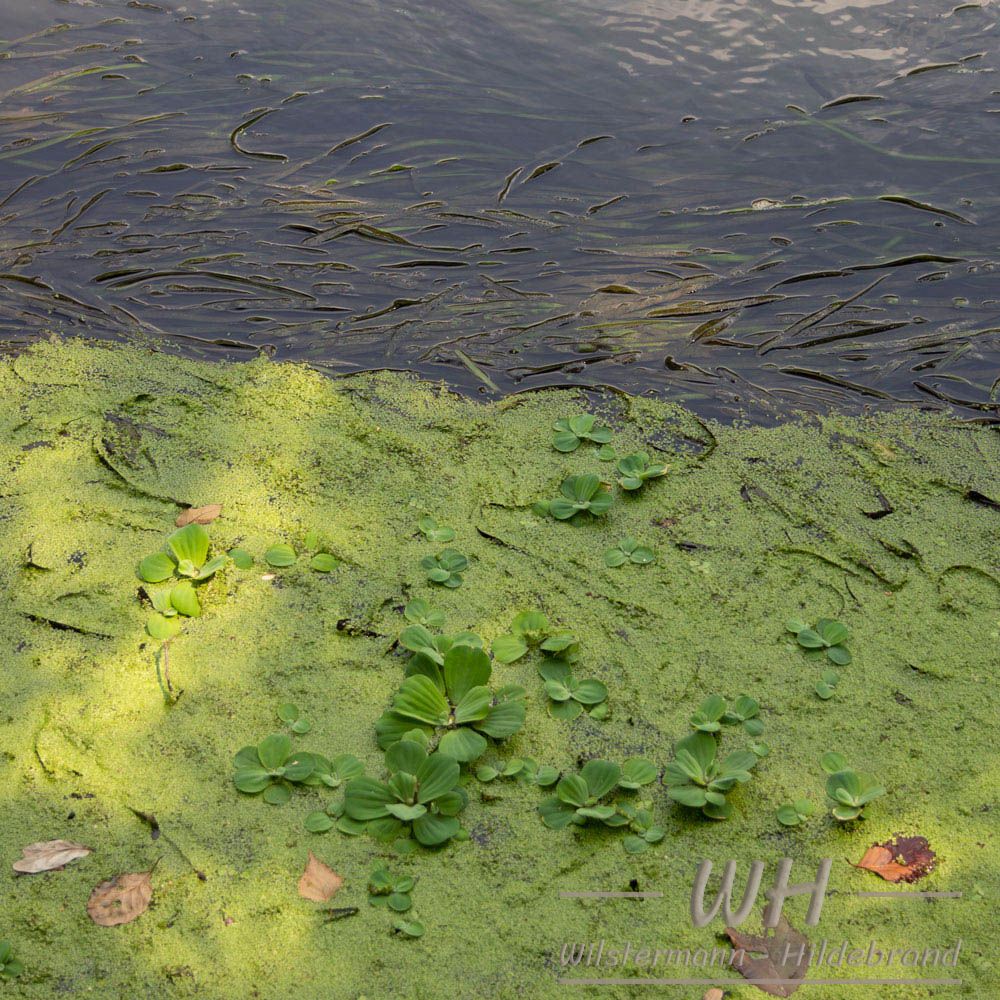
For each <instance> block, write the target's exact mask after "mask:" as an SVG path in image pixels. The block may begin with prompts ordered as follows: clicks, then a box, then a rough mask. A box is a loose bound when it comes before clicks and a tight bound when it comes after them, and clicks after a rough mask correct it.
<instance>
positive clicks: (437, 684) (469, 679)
mask: <svg viewBox="0 0 1000 1000" xmlns="http://www.w3.org/2000/svg"><path fill="white" fill-rule="evenodd" d="M411 628H420V626H411ZM407 669H408V671H409V675H408V676H407V677H406V679H405V680H404V681H403V683H402V685H401V686H400V688H399V690H398V691H397V692H396V694H395V696H394V698H393V702H392V707H391V708H390V709H389V710H388V711H387V712H385V713H384V714H383V715H382V717H381V718H380V719H379V720H378V722H377V723H376V725H375V731H376V733H377V734H378V742H379V746H380V747H383V748H385V747H389V746H391V744H392V743H394V742H395V741H396V740H399V739H401V738H402V737H403V736H404V735H405V734H406V733H407V732H408V731H409V730H412V729H414V728H418V729H421V730H423V731H424V732H428V733H430V732H438V731H440V732H441V735H440V740H439V742H438V749H439V750H440V751H441V752H442V753H445V754H448V755H449V756H450V757H451V758H453V759H454V760H456V761H460V762H463V763H464V762H467V761H473V760H475V759H476V758H477V757H480V756H481V755H482V754H483V752H484V751H485V750H486V747H487V745H488V744H487V740H486V737H491V738H493V739H498V740H502V739H506V738H507V737H509V736H513V735H514V733H516V732H517V731H518V730H519V729H520V728H521V727H522V726H523V725H524V718H525V704H524V697H525V692H524V689H523V688H521V687H518V686H517V685H516V684H508V685H505V686H503V687H501V688H499V689H498V690H497V691H496V692H493V691H491V690H490V688H489V687H488V684H489V680H490V676H491V674H492V672H493V668H492V667H491V665H490V658H489V657H488V656H487V655H486V653H485V652H484V651H483V650H482V649H480V648H478V647H476V646H471V645H465V644H461V643H460V644H455V645H451V646H450V648H449V649H448V650H447V652H445V653H444V655H443V656H441V662H440V664H439V663H438V662H436V660H435V659H434V658H432V657H431V656H430V655H426V654H425V655H419V656H414V657H413V658H412V659H411V660H410V662H409V664H408V665H407Z"/></svg>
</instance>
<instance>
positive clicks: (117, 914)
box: [87, 871, 153, 927]
mask: <svg viewBox="0 0 1000 1000" xmlns="http://www.w3.org/2000/svg"><path fill="white" fill-rule="evenodd" d="M152 874H153V873H152V872H151V871H149V872H131V873H129V874H126V875H116V876H115V877H114V878H109V879H108V880H107V881H106V882H102V883H101V884H100V885H99V886H97V888H95V889H94V891H93V892H92V893H91V894H90V899H88V900H87V913H89V914H90V919H91V920H93V921H94V923H95V924H100V925H101V927H115V926H117V925H118V924H129V923H131V922H132V921H133V920H135V918H136V917H140V916H142V914H143V913H145V912H146V909H147V907H148V906H149V901H150V900H151V899H152V898H153V881H152V878H151V876H152Z"/></svg>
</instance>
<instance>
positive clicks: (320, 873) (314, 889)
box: [299, 851, 344, 903]
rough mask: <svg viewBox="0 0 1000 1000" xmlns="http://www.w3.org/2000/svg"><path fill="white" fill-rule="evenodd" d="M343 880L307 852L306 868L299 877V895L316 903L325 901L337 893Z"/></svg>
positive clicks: (311, 853)
mask: <svg viewBox="0 0 1000 1000" xmlns="http://www.w3.org/2000/svg"><path fill="white" fill-rule="evenodd" d="M343 884H344V880H343V879H342V878H341V877H340V876H339V875H338V874H337V873H336V872H335V871H334V870H333V869H332V868H331V867H330V866H329V865H325V864H323V862H322V861H320V859H319V858H317V857H316V855H315V854H313V852H312V851H310V852H309V860H308V861H307V862H306V870H305V871H304V872H303V873H302V878H300V879H299V895H300V896H301V897H302V898H303V899H311V900H313V901H314V902H316V903H325V902H326V901H327V900H328V899H332V898H333V897H334V896H336V895H337V892H338V891H339V889H340V887H341V886H342V885H343Z"/></svg>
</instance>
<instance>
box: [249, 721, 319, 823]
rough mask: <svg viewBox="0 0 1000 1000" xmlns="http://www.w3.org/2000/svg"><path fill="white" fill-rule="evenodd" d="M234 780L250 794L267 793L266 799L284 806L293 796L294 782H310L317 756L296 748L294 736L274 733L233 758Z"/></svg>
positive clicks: (265, 794)
mask: <svg viewBox="0 0 1000 1000" xmlns="http://www.w3.org/2000/svg"><path fill="white" fill-rule="evenodd" d="M233 764H234V766H235V768H236V771H235V773H234V775H233V783H234V784H235V785H236V787H237V788H238V789H239V790H240V791H241V792H244V793H246V794H247V795H259V794H260V793H261V792H263V793H264V801H265V802H268V803H270V804H271V805H275V806H277V805H284V804H285V803H286V802H287V801H288V800H289V799H290V798H291V797H292V789H291V785H292V784H299V783H303V782H305V781H306V779H307V778H309V777H310V776H311V775H312V773H313V771H314V770H315V768H316V758H315V756H314V755H313V754H311V753H307V752H305V751H304V750H293V748H292V740H291V737H290V736H287V735H285V734H284V733H274V734H272V735H271V736H266V737H265V738H264V739H263V740H261V741H260V743H258V744H257V746H247V747H244V748H243V749H242V750H240V751H239V753H237V754H236V757H235V758H234V759H233Z"/></svg>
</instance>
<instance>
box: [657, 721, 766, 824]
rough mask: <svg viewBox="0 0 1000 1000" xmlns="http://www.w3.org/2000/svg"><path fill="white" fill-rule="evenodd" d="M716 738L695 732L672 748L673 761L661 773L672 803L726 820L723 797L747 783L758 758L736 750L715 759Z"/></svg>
mask: <svg viewBox="0 0 1000 1000" xmlns="http://www.w3.org/2000/svg"><path fill="white" fill-rule="evenodd" d="M718 749H719V748H718V744H717V743H716V740H715V737H714V736H712V735H711V734H710V733H706V732H695V733H691V734H690V735H689V736H685V737H684V738H683V739H681V740H678V741H677V743H676V744H675V745H674V760H673V761H671V762H670V763H669V764H668V765H667V766H666V768H665V769H664V772H663V779H664V783H665V784H666V786H667V794H668V795H669V796H670V798H672V799H673V800H674V801H675V802H678V803H680V804H681V805H682V806H689V807H690V808H692V809H700V810H701V811H702V812H703V813H704V814H705V815H706V816H708V817H709V819H728V818H729V816H730V815H731V814H732V811H733V807H732V803H730V802H728V801H727V800H726V796H727V795H728V794H729V792H730V791H732V789H733V788H734V787H735V786H736V785H737V784H742V783H743V782H746V781H749V780H750V771H751V770H752V769H753V768H754V767H755V766H756V765H757V760H758V758H757V755H756V754H754V753H753V752H751V751H750V750H736V751H734V752H733V753H730V754H728V755H727V756H726V757H724V758H723V759H722V760H719V759H718Z"/></svg>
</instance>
